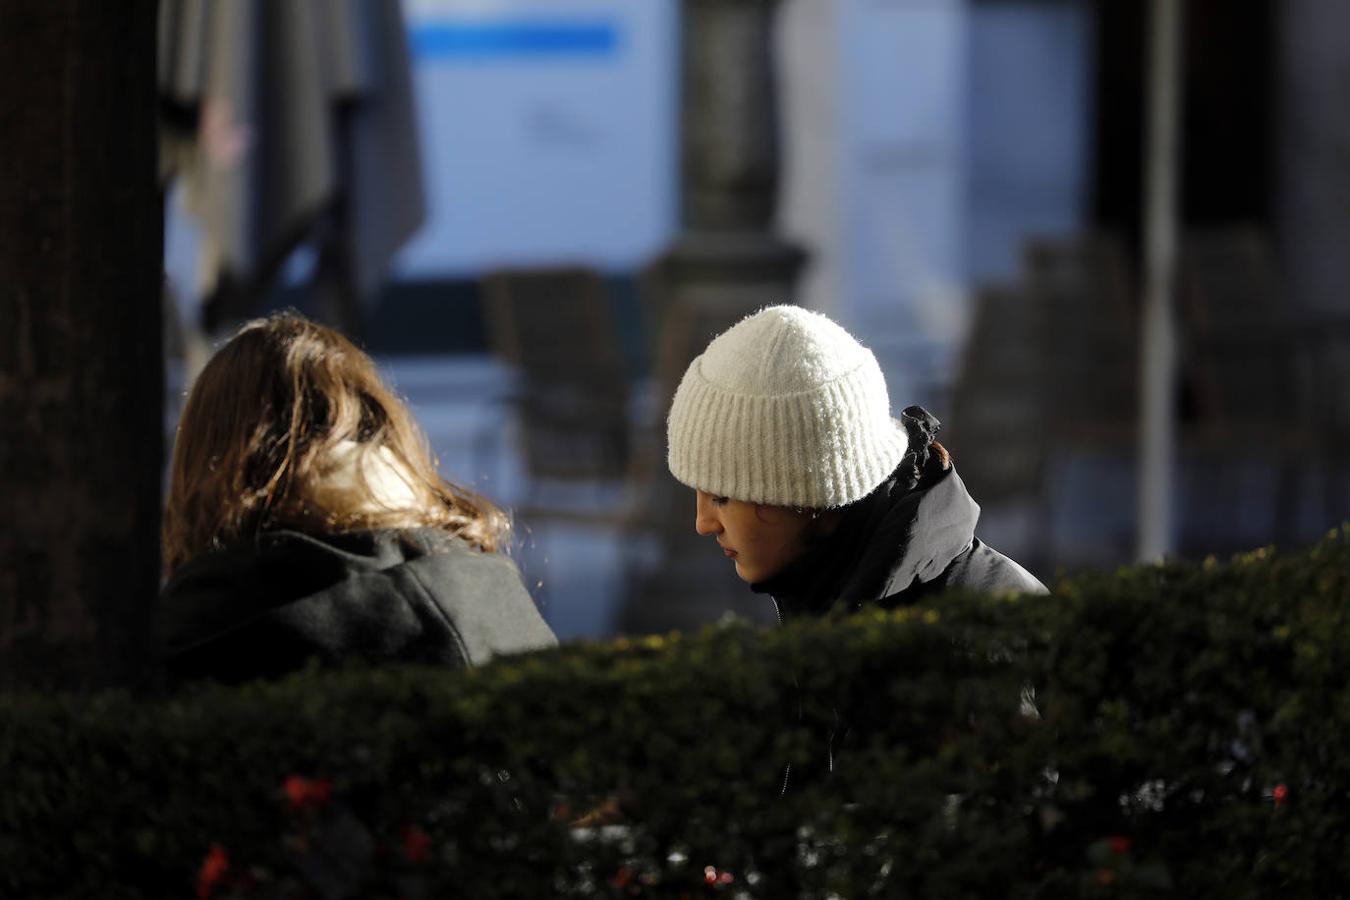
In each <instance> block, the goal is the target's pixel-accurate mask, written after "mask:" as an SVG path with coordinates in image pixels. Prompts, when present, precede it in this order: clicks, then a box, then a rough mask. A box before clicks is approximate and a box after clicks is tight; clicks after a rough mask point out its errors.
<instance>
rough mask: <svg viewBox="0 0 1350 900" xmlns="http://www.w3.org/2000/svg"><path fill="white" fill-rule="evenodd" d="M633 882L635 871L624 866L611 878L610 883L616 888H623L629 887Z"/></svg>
mask: <svg viewBox="0 0 1350 900" xmlns="http://www.w3.org/2000/svg"><path fill="white" fill-rule="evenodd" d="M632 880H633V870H632V869H629V868H626V867H624V866H620V867H619V871H617V872H615V873H614V874H613V875H611V876H610V878H609V883H610V884H612V885H614V887H617V888H621V887H628V885H629V883H630V882H632Z"/></svg>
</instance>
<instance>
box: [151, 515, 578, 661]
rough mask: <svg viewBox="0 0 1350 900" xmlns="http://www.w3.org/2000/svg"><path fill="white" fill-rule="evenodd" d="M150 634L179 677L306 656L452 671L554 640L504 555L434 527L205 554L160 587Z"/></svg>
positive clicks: (291, 538)
mask: <svg viewBox="0 0 1350 900" xmlns="http://www.w3.org/2000/svg"><path fill="white" fill-rule="evenodd" d="M157 631H158V637H159V641H160V648H161V650H162V653H163V655H164V661H165V663H166V666H167V668H168V671H169V674H170V677H171V680H172V681H175V682H178V681H185V680H192V679H199V678H209V679H213V680H216V681H223V682H239V681H244V680H247V679H251V678H260V677H264V678H265V677H275V676H279V675H283V674H285V673H287V672H291V671H294V670H296V669H299V668H302V667H303V666H304V665H305V664H306V663H307V662H308V661H310V660H317V661H318V662H320V663H322V664H326V665H336V664H339V663H345V662H348V661H354V660H360V661H364V662H370V663H379V662H406V663H429V664H440V665H446V666H450V667H456V668H457V667H463V666H468V665H477V664H480V663H483V662H486V661H487V660H488V659H490V658H492V657H493V656H496V655H498V654H503V653H516V652H521V651H525V650H533V649H537V648H540V647H549V646H553V645H555V644H556V643H557V639H556V638H555V637H554V635H553V632H552V630H550V629H549V627H548V625H547V624H545V622H544V620H543V618H542V617H541V616H540V615H539V612H538V610H537V609H536V608H535V605H534V601H533V600H531V599H530V595H529V594H528V592H527V591H526V590H525V586H524V584H522V583H521V580H520V574H519V572H518V571H517V570H516V567H515V565H514V564H513V563H512V562H511V560H510V559H508V558H507V557H505V556H502V555H500V554H496V553H481V552H479V551H477V550H474V549H473V548H471V547H470V546H469V545H468V544H466V543H465V542H464V541H462V540H460V539H458V538H455V537H452V536H450V535H447V534H445V533H443V532H438V531H435V530H432V529H417V530H412V531H366V532H355V533H351V534H341V535H329V536H325V537H314V536H311V535H306V534H301V533H299V532H294V531H275V532H268V533H265V534H262V535H259V536H258V537H257V538H256V539H255V540H252V541H249V542H246V543H242V544H239V545H236V546H234V547H230V548H227V549H224V550H219V551H212V552H209V553H203V554H201V555H200V556H198V557H196V558H194V559H192V560H189V561H188V563H187V564H185V565H184V566H183V567H182V568H181V569H180V570H179V571H178V572H177V573H176V574H175V575H174V577H173V578H172V579H171V580H170V581H169V583H168V584H167V585H165V587H164V590H163V592H162V594H161V597H160V605H159V612H158V621H157Z"/></svg>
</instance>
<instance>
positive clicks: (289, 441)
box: [159, 313, 556, 681]
mask: <svg viewBox="0 0 1350 900" xmlns="http://www.w3.org/2000/svg"><path fill="white" fill-rule="evenodd" d="M509 530H510V523H509V521H508V519H507V517H506V515H505V514H504V513H503V512H502V511H501V510H500V509H498V508H497V507H496V506H494V505H493V504H492V503H491V502H489V501H488V500H486V499H485V498H483V497H480V496H478V495H476V494H474V493H473V492H471V491H468V490H466V489H465V488H463V487H460V486H458V485H456V484H454V483H452V482H450V481H447V480H446V479H444V478H442V477H441V476H440V474H439V473H438V472H437V470H436V466H435V462H434V460H433V458H432V455H431V452H430V450H429V448H428V447H427V443H426V439H425V437H424V436H423V434H422V432H421V430H420V429H419V428H418V426H417V425H416V423H415V422H414V421H413V419H412V416H411V415H410V414H409V412H408V410H407V409H406V408H405V407H404V405H403V403H402V402H400V401H399V399H398V398H397V397H396V396H394V394H393V393H392V392H391V391H390V390H389V388H387V387H386V386H385V385H384V383H383V382H382V381H381V379H380V376H379V374H378V372H377V371H376V368H375V365H374V363H373V362H372V361H371V359H370V358H369V357H368V356H367V355H366V354H364V353H362V352H361V351H360V350H358V349H357V348H356V347H355V346H354V345H352V344H351V342H349V341H348V340H347V339H346V338H344V337H342V336H341V335H340V334H338V333H337V332H335V331H333V330H332V329H329V328H325V327H324V326H322V325H318V324H315V323H313V322H310V321H308V320H306V319H304V318H302V317H300V316H298V315H294V314H289V313H286V314H278V315H274V316H272V317H270V318H267V319H260V320H257V321H254V322H251V323H249V324H247V325H245V326H244V327H243V328H242V329H241V330H240V331H239V332H238V333H237V334H236V335H235V336H234V337H233V338H232V339H231V340H230V341H229V342H228V343H227V344H225V346H224V347H222V348H221V349H220V350H219V352H217V353H216V355H215V356H214V357H213V358H212V359H211V361H210V362H209V363H208V364H207V366H206V368H205V369H204V370H203V371H202V373H201V375H200V376H199V377H198V378H197V380H196V383H195V384H194V385H193V388H192V391H191V393H190V395H189V397H188V400H187V403H186V405H185V406H184V409H183V415H182V419H181V421H180V422H179V425H178V434H177V439H176V442H175V445H174V453H173V467H172V473H171V477H170V487H169V501H168V507H167V509H166V511H165V519H164V565H165V572H166V575H167V576H168V581H167V583H166V585H165V587H164V590H163V592H162V595H161V598H160V607H159V635H160V640H161V644H162V647H163V650H164V654H165V659H166V663H167V665H168V668H169V671H170V673H171V675H172V676H174V677H175V678H176V679H189V678H200V677H207V678H214V679H217V680H222V681H240V680H244V679H247V678H252V677H265V676H274V675H280V674H283V673H285V672H287V671H291V670H294V669H297V668H300V667H302V666H303V665H304V664H305V663H306V662H307V661H308V660H310V659H317V660H318V661H320V662H321V663H326V664H336V663H341V662H346V661H349V660H364V661H367V662H386V661H397V662H423V663H443V664H446V665H451V666H463V665H470V664H476V663H480V662H483V661H485V660H487V659H488V658H490V657H492V656H494V655H496V654H500V653H509V652H516V651H522V650H529V649H534V648H537V647H543V646H549V645H552V644H554V643H556V638H555V637H554V635H553V633H552V631H551V630H550V629H549V627H548V625H547V624H545V622H544V620H543V619H542V618H541V617H540V615H539V613H538V610H537V609H536V608H535V606H534V603H533V601H532V600H531V599H530V596H529V594H528V592H527V591H526V590H525V587H524V585H523V584H522V582H521V579H520V575H519V572H518V571H517V570H516V567H515V566H514V564H513V563H512V562H511V561H510V560H509V559H508V558H507V557H506V556H505V555H504V554H503V553H502V552H501V551H502V550H503V549H504V548H505V546H506V544H507V541H508V538H509Z"/></svg>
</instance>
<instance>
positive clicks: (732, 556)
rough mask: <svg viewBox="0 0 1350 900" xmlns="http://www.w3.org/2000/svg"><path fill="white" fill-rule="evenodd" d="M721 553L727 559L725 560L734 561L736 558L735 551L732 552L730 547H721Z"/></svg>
mask: <svg viewBox="0 0 1350 900" xmlns="http://www.w3.org/2000/svg"><path fill="white" fill-rule="evenodd" d="M717 546H719V547H722V545H721V544H718V545H717ZM722 553H723V554H725V556H726V557H727V559H735V558H736V551H735V550H732V549H731V548H730V547H722Z"/></svg>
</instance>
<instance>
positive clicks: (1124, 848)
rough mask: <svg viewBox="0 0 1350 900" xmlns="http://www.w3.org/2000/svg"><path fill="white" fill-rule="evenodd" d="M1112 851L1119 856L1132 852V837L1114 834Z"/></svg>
mask: <svg viewBox="0 0 1350 900" xmlns="http://www.w3.org/2000/svg"><path fill="white" fill-rule="evenodd" d="M1111 852H1112V853H1115V854H1117V855H1119V856H1124V855H1125V854H1126V853H1129V852H1130V839H1129V838H1127V837H1125V836H1124V835H1119V834H1117V835H1114V836H1112V837H1111Z"/></svg>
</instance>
